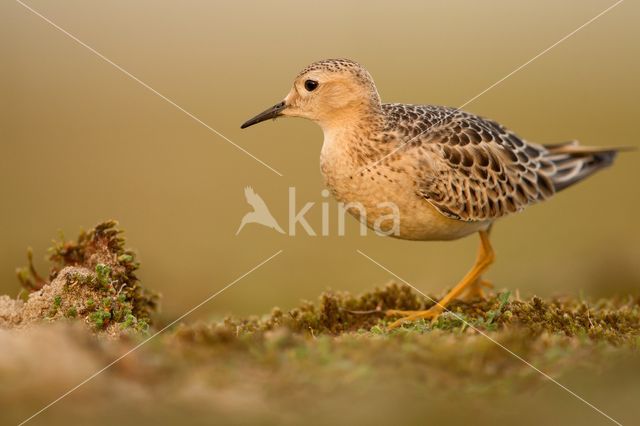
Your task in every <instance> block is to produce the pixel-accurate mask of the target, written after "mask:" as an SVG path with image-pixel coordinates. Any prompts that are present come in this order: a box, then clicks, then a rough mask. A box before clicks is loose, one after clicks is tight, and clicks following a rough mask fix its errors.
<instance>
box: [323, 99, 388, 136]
mask: <svg viewBox="0 0 640 426" xmlns="http://www.w3.org/2000/svg"><path fill="white" fill-rule="evenodd" d="M383 123H384V117H383V112H382V108H381V106H380V104H379V103H378V104H368V103H367V104H360V105H354V106H352V107H350V108H344V109H342V110H340V111H335V112H333V113H332V114H330V115H327V116H326V117H323V119H322V120H318V124H319V125H320V127H321V128H322V131H323V132H324V136H325V140H327V138H328V137H331V138H334V139H335V138H336V137H338V136H339V137H341V138H343V137H348V138H349V139H352V138H358V139H368V136H369V134H372V133H375V132H377V131H379V130H380V128H381V127H382V126H383Z"/></svg>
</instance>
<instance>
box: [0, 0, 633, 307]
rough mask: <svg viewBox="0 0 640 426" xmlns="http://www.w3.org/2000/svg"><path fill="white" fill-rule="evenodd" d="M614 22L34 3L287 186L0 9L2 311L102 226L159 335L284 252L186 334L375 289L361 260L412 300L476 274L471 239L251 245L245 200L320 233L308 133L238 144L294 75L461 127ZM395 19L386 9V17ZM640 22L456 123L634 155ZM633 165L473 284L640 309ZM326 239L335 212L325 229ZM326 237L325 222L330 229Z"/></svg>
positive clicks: (285, 131)
mask: <svg viewBox="0 0 640 426" xmlns="http://www.w3.org/2000/svg"><path fill="white" fill-rule="evenodd" d="M612 3H613V2H612V1H603V0H597V1H595V0H594V1H591V0H590V1H572V2H555V1H548V0H545V1H538V2H526V3H525V2H510V1H485V2H471V1H430V2H419V1H399V2H394V3H389V2H382V1H373V2H367V3H364V2H350V3H345V2H338V1H325V2H322V3H303V2H299V1H282V2H258V1H254V2H205V1H188V2H167V1H140V2H126V1H110V2H100V3H98V2H82V1H59V2H45V1H41V0H39V1H35V0H32V1H30V2H29V4H30V5H31V6H33V7H34V8H36V9H37V10H39V11H40V12H41V13H42V14H44V15H45V16H46V17H48V18H49V19H51V20H52V21H54V22H55V23H57V24H58V25H60V26H61V27H63V28H65V29H66V30H68V31H69V32H71V33H72V34H74V35H75V36H77V37H78V38H79V39H81V40H82V41H84V42H85V43H87V44H88V45H90V46H91V47H93V48H94V49H96V50H98V51H99V52H101V53H102V54H104V55H105V56H106V57H108V58H110V59H111V60H112V61H114V62H115V63H117V64H119V65H120V66H122V67H123V68H125V69H126V70H128V71H129V72H131V73H132V74H134V75H135V76H137V77H138V78H140V79H141V80H143V81H144V82H146V83H147V84H149V85H150V86H152V87H153V88H155V89H156V90H158V91H159V92H161V93H162V94H164V95H166V96H167V97H169V98H171V99H172V100H174V101H175V102H176V103H177V104H179V105H181V106H182V107H184V108H185V109H186V110H188V111H190V112H191V113H193V114H194V115H196V116H197V117H199V118H200V119H202V120H203V121H204V122H206V123H208V124H209V125H211V126H212V127H214V128H215V129H217V130H218V131H220V132H222V133H223V134H224V135H226V136H227V137H229V138H230V139H232V140H233V141H234V142H236V143H237V144H239V145H241V146H242V147H244V148H245V149H247V150H248V151H250V152H251V153H253V154H254V155H256V156H257V157H259V158H260V159H262V160H264V161H265V162H267V163H268V164H270V165H271V166H273V167H275V168H276V169H278V170H279V171H280V172H282V173H283V175H284V176H283V177H279V176H277V175H276V174H274V173H273V172H271V171H270V170H268V169H267V168H265V167H263V166H262V165H260V164H259V163H257V162H256V161H254V160H253V159H251V158H250V157H248V156H246V155H245V154H243V153H242V152H240V151H239V150H237V149H236V148H234V147H233V146H232V145H230V144H229V143H227V142H225V141H224V140H222V139H221V138H220V137H218V136H216V135H215V134H213V133H211V132H210V131H208V130H207V129H205V128H204V127H203V126H201V125H200V124H198V123H197V122H195V121H194V120H192V119H191V118H189V117H187V116H186V115H185V114H183V113H182V112H180V111H178V110H177V109H176V108H174V107H173V106H171V105H169V104H168V103H167V102H165V101H164V100H162V99H161V98H159V97H158V96H156V95H154V94H153V93H151V92H150V91H148V90H147V89H145V88H144V87H142V86H141V85H140V84H138V83H137V82H135V81H133V80H132V79H130V78H128V77H127V76H125V75H124V74H123V73H122V72H120V71H118V70H117V69H116V68H114V67H113V66H111V65H109V64H107V63H106V62H104V61H103V60H101V59H100V58H98V57H97V56H96V55H94V54H93V53H91V52H90V51H89V50H87V49H86V48H84V47H82V46H80V45H78V44H77V43H76V42H74V41H73V40H71V39H70V38H68V37H67V36H65V35H64V34H62V33H61V32H59V31H58V30H56V29H54V28H53V27H52V26H51V25H49V24H47V23H46V22H44V21H43V20H42V19H40V18H38V17H36V16H35V15H33V14H31V13H30V12H29V11H27V10H26V9H25V8H23V7H22V6H20V5H19V4H18V3H15V2H2V4H0V21H1V23H2V24H1V25H0V35H1V37H0V55H1V56H2V67H0V93H1V96H0V100H1V101H0V102H1V103H0V108H1V110H0V138H1V141H0V182H1V184H0V200H2V208H1V209H0V235H1V238H2V244H1V245H0V293H9V294H12V295H15V294H17V292H18V284H17V281H16V279H15V277H14V268H15V267H16V266H19V265H23V264H24V263H25V249H26V247H27V246H29V245H31V246H33V248H34V250H35V253H36V260H37V266H38V267H39V269H40V270H41V271H45V270H46V269H47V268H48V266H47V265H46V262H45V261H44V250H45V248H46V247H48V246H49V242H50V238H52V237H55V236H56V235H57V233H58V230H62V231H63V232H64V234H65V235H66V236H67V237H68V238H71V237H73V238H75V236H76V234H77V232H78V231H79V229H80V228H81V227H85V228H88V227H90V226H92V225H94V224H95V223H97V222H98V221H100V220H103V219H107V218H116V219H118V220H119V221H120V222H121V225H122V226H123V227H124V228H125V229H126V231H127V234H126V235H127V237H128V241H129V246H132V247H134V248H136V249H137V250H138V252H139V253H140V259H141V261H142V264H143V267H142V270H141V272H140V276H141V278H142V279H143V281H144V283H145V284H146V285H147V286H149V287H151V288H153V289H156V290H159V291H161V292H162V293H163V295H164V298H163V302H162V304H163V315H165V316H166V317H167V318H171V317H175V316H177V315H178V314H180V313H182V312H183V311H185V310H186V309H188V308H189V307H191V306H193V305H195V304H196V303H198V302H200V301H201V300H203V299H204V298H205V297H207V296H209V295H210V294H212V293H213V292H215V291H217V290H218V289H220V288H222V287H223V286H225V285H226V284H228V283H229V282H231V281H232V280H234V279H235V278H236V277H238V276H240V275H242V274H243V273H245V272H246V271H247V270H249V269H250V268H252V267H253V266H254V265H256V264H258V263H259V262H261V261H262V260H263V259H265V258H267V257H268V256H270V255H271V254H273V253H275V252H276V251H277V250H279V249H283V250H284V253H283V254H282V255H281V256H279V257H277V258H276V259H274V260H273V261H272V262H271V263H269V264H267V265H265V266H264V267H263V268H262V269H260V270H259V271H256V272H255V273H253V274H251V275H250V276H248V277H246V278H245V279H244V280H242V281H241V282H239V283H238V284H237V285H235V286H234V287H233V288H231V289H229V290H228V291H227V292H225V293H223V294H222V295H220V296H219V297H217V298H216V299H215V300H213V301H212V302H211V303H209V304H207V305H206V306H203V307H202V308H201V309H200V310H198V311H197V312H195V313H194V314H193V317H194V318H195V317H208V316H211V315H216V316H218V315H222V314H228V313H232V314H235V315H244V314H248V313H262V312H267V311H269V310H270V309H271V307H273V306H274V305H277V306H280V307H282V308H289V307H291V306H293V305H295V304H297V303H298V301H299V300H300V299H303V298H306V299H315V297H316V296H317V295H318V294H319V293H320V292H321V291H322V290H323V289H325V288H327V287H331V288H334V289H339V290H349V291H352V292H359V291H361V290H365V289H369V288H371V287H372V286H374V285H380V284H384V283H385V282H386V281H388V280H389V278H390V277H389V276H388V274H387V273H386V272H384V271H383V270H381V269H379V268H378V267H377V266H375V265H373V264H372V263H370V262H369V261H368V260H366V259H365V258H363V257H362V256H360V255H359V254H357V253H356V249H361V250H362V251H364V252H365V253H367V254H368V255H370V256H372V257H373V258H375V259H377V260H378V261H380V262H381V263H383V264H384V265H386V266H387V267H389V268H390V269H391V270H393V271H394V272H396V273H397V274H399V275H400V276H402V277H403V278H405V279H406V280H408V281H409V282H411V283H413V284H414V285H415V286H417V287H418V288H420V289H422V290H423V291H428V292H437V291H440V290H441V289H443V288H444V287H447V286H450V285H452V284H454V283H455V282H456V280H457V279H459V278H460V277H461V276H462V275H463V274H464V273H465V272H466V270H467V269H468V268H469V267H470V265H471V263H472V262H473V259H474V256H475V250H476V245H477V241H476V239H475V237H471V238H467V239H465V240H461V241H456V242H448V243H440V242H435V243H426V242H425V243H421V242H408V241H400V240H393V239H389V238H381V237H377V236H375V235H373V234H370V235H369V236H368V237H360V236H358V224H357V223H356V221H355V220H354V219H352V218H349V220H348V228H347V236H346V237H335V236H334V237H309V236H305V235H304V232H303V231H302V230H301V229H299V230H298V234H299V235H298V236H296V237H289V236H286V235H280V234H278V233H276V232H274V231H272V230H269V229H267V228H263V227H260V226H257V225H249V226H248V227H246V228H245V229H244V230H243V231H242V233H241V234H240V235H239V236H235V232H236V230H237V228H238V225H239V223H240V219H241V218H242V216H243V215H244V214H245V213H246V212H248V211H249V206H248V205H247V204H246V202H245V200H244V194H243V188H244V187H245V186H247V185H251V186H253V187H254V188H255V190H256V192H258V193H259V194H260V195H261V196H262V197H263V198H264V199H265V201H266V202H267V204H268V205H269V206H270V208H271V210H272V212H273V213H274V216H275V217H276V218H278V220H279V221H280V223H281V224H283V225H284V224H285V223H286V217H287V199H288V198H287V197H288V195H287V189H288V187H290V186H294V187H296V188H297V195H298V200H299V205H300V204H302V202H307V201H316V206H315V207H314V208H313V209H312V210H311V213H310V214H309V215H308V218H309V221H310V223H311V224H312V226H313V227H314V228H315V229H317V230H319V229H320V223H321V215H320V206H319V203H320V202H322V201H323V200H324V199H323V197H322V196H321V190H322V189H323V184H322V178H321V175H320V171H319V167H318V156H319V151H320V147H321V143H322V133H321V131H320V129H319V128H318V127H316V126H315V125H314V124H312V123H310V122H305V121H302V120H293V119H289V120H280V121H277V122H275V123H272V122H269V123H265V124H263V125H261V126H257V127H254V128H251V129H248V130H245V131H241V130H240V128H239V125H240V124H241V123H242V122H243V121H244V120H246V119H247V118H249V117H251V116H253V115H254V114H255V113H257V112H259V111H261V110H263V109H264V108H266V107H268V106H270V105H272V104H274V103H275V102H278V101H280V100H281V99H282V97H283V96H284V95H285V94H286V93H287V92H288V90H289V88H290V85H291V82H292V79H293V77H294V76H295V75H296V74H297V72H298V71H299V70H300V69H301V68H303V67H304V66H306V65H307V64H308V63H310V62H312V61H315V60H318V59H322V58H328V57H348V58H352V59H355V60H357V61H359V62H361V63H362V64H363V65H365V66H366V67H367V68H368V69H369V71H370V72H371V74H372V75H373V77H374V78H375V80H376V83H377V84H378V88H379V91H380V93H381V95H382V97H383V100H384V101H386V102H406V103H432V104H443V105H451V106H458V105H461V104H462V103H464V102H465V101H466V100H468V99H469V98H471V97H473V96H474V95H476V94H478V93H479V92H481V91H482V90H484V89H485V88H487V87H488V86H490V85H491V84H493V83H494V82H496V81H497V80H499V79H500V78H502V77H504V76H505V75H507V74H508V73H510V72H511V71H513V70H514V69H515V68H516V67H518V66H519V65H521V64H523V63H524V62H526V61H528V60H529V59H530V58H532V57H533V56H535V55H536V54H538V53H539V52H540V51H542V50H543V49H545V48H546V47H548V46H550V45H551V44H553V43H555V42H556V41H558V40H559V39H560V38H562V37H563V36H565V35H566V34H568V33H569V32H571V31H572V30H574V29H575V28H577V27H578V26H580V25H582V24H583V23H584V22H586V21H587V20H589V19H590V18H592V17H593V16H595V15H596V14H597V13H599V12H600V11H601V10H603V9H605V8H606V7H607V6H609V5H611V4H612ZM392 4H393V6H391V5H392ZM639 10H640V7H639V6H638V4H637V3H634V2H625V3H623V4H622V5H621V6H619V7H617V8H615V9H614V10H612V11H611V12H610V13H608V14H607V15H605V16H603V17H602V18H601V19H599V20H597V21H595V22H594V23H593V24H591V25H589V26H588V27H586V28H584V29H583V30H582V31H580V32H578V33H577V34H576V35H575V36H573V37H571V38H570V39H568V40H567V41H565V42H564V43H562V44H560V45H559V46H557V47H556V48H554V49H553V50H551V51H550V52H549V53H547V54H545V55H543V56H542V57H540V58H539V59H538V60H536V61H535V62H533V63H532V64H530V65H528V66H527V67H525V68H524V69H523V70H522V71H520V72H518V73H517V74H515V75H513V76H512V77H510V78H508V79H507V80H506V81H504V82H503V83H501V84H500V85H498V86H497V87H495V88H494V89H492V90H490V91H489V92H488V93H486V94H484V95H483V96H482V97H480V98H479V99H477V100H476V101H474V102H473V103H472V104H470V105H469V106H467V107H466V108H465V109H467V110H469V111H471V112H473V113H477V114H480V115H483V116H487V117H491V118H493V119H495V120H498V121H500V122H502V123H504V124H505V125H507V126H508V127H510V128H512V129H513V130H515V131H516V132H517V133H519V134H520V135H521V136H523V137H525V138H527V139H529V140H532V141H536V142H540V143H552V142H561V141H565V140H569V139H574V138H575V139H579V140H580V141H581V142H582V143H584V144H586V145H599V146H620V145H632V146H638V145H639V141H638V138H637V122H638V118H637V115H638V106H637V99H638V95H640V86H639V85H640V83H639V81H638V75H639V72H640V48H639V44H638V39H639V37H640V27H638V25H637V22H638V17H639V13H638V12H639ZM638 155H639V154H638V153H626V154H623V155H621V156H620V157H619V159H618V161H617V164H616V165H615V167H613V168H611V169H609V170H606V171H605V172H603V173H601V174H599V175H597V176H596V177H594V178H591V179H589V180H588V181H586V182H584V183H583V184H581V185H578V186H576V187H574V188H572V189H570V190H568V191H566V192H563V193H562V194H560V195H558V196H557V197H556V198H554V199H552V200H551V201H549V202H547V203H545V204H544V205H540V206H535V207H532V208H530V209H528V210H527V211H526V212H525V213H523V214H520V215H516V216H513V217H509V218H507V219H504V220H502V221H501V222H500V223H499V224H498V226H496V227H495V228H494V234H493V242H494V246H495V248H496V250H497V254H498V258H497V263H496V264H495V266H494V267H493V269H492V270H491V271H490V273H489V275H488V277H489V278H490V279H491V280H493V282H494V283H495V284H496V285H497V287H508V288H510V289H516V288H517V289H520V291H521V293H523V294H531V293H536V294H540V295H551V294H555V293H573V294H575V293H578V292H582V293H583V294H585V295H587V296H599V295H610V294H615V293H626V292H629V291H632V292H635V293H636V294H637V293H638V289H639V288H640V266H639V265H638V258H639V257H640V238H639V237H640V222H639V221H638V220H637V215H638V208H640V191H639V190H638V188H637V184H638V182H639V178H640V168H638V167H637V164H638V161H640V157H638ZM331 212H332V214H334V216H333V217H332V219H335V213H336V210H335V205H333V207H332V209H331ZM331 226H332V228H331V229H332V233H333V234H335V230H336V228H335V226H336V223H335V220H334V221H333V223H332V225H331Z"/></svg>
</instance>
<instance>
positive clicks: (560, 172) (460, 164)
mask: <svg viewBox="0 0 640 426" xmlns="http://www.w3.org/2000/svg"><path fill="white" fill-rule="evenodd" d="M282 115H284V116H292V117H303V118H307V119H310V120H313V121H315V122H316V123H318V124H319V125H320V127H321V128H322V130H323V133H324V143H323V145H322V150H321V153H320V168H321V170H322V174H323V176H324V178H325V182H326V185H327V186H328V187H329V188H330V189H331V191H332V192H333V194H334V195H335V197H336V198H337V199H338V200H339V201H342V202H344V203H345V204H346V205H347V206H350V207H351V208H349V211H350V212H351V213H352V214H354V215H356V216H359V217H360V219H361V220H364V221H366V222H367V224H368V225H369V226H371V227H374V229H375V228H376V227H377V228H378V230H382V231H385V229H384V225H383V223H382V221H383V220H384V219H385V218H387V217H389V216H388V215H389V210H388V206H389V205H390V204H392V205H394V206H395V207H396V208H397V212H394V214H395V216H397V218H399V221H400V223H399V226H398V229H397V230H396V232H394V233H393V234H392V235H393V236H395V237H399V238H404V239H411V240H452V239H456V238H461V237H464V236H466V235H469V234H471V233H473V232H478V233H479V236H480V249H479V251H478V258H477V260H476V262H475V264H474V266H473V267H472V268H471V270H470V271H469V272H468V273H467V274H466V275H465V276H464V277H463V278H462V280H461V281H460V282H459V283H458V284H457V285H456V286H454V287H453V288H452V289H451V291H450V292H449V293H447V295H446V296H445V297H443V298H442V299H440V300H439V301H438V302H437V303H436V304H435V305H434V306H433V307H432V308H430V309H428V310H426V311H397V310H388V311H387V312H386V314H387V315H400V316H403V317H404V318H403V319H400V320H397V321H395V322H394V323H392V324H391V325H390V326H389V327H391V328H394V327H398V326H399V325H400V324H402V323H403V322H404V321H411V320H416V319H420V318H436V317H437V316H438V315H439V314H440V313H441V312H442V311H443V310H444V309H446V307H447V305H448V304H449V303H450V302H451V300H453V299H455V298H457V297H460V296H461V295H463V294H465V293H466V295H467V296H469V297H472V298H473V297H478V296H482V288H483V287H487V286H490V284H489V283H488V282H487V281H485V280H483V279H482V274H483V273H484V272H485V271H486V270H487V268H488V267H489V266H490V265H491V263H492V262H493V260H494V258H495V254H494V252H493V249H492V248H491V244H490V241H489V229H490V227H491V225H492V224H493V222H494V221H495V220H497V219H499V218H501V217H503V216H505V215H508V214H511V213H516V212H519V211H521V210H523V209H524V208H525V207H527V206H529V205H531V204H533V203H536V202H539V201H543V200H546V199H548V198H549V197H551V196H552V195H553V194H554V193H555V192H557V191H560V190H562V189H564V188H566V187H568V186H571V185H573V184H574V183H576V182H579V181H581V180H582V179H584V178H585V177H587V176H589V175H591V174H592V173H594V172H596V171H598V170H600V169H602V168H603V167H606V166H608V165H610V164H611V162H612V161H613V158H614V157H615V154H616V150H615V149H599V148H589V147H582V146H580V145H578V143H577V142H567V143H562V144H558V145H538V144H534V143H530V142H527V141H525V140H524V139H522V138H520V137H519V136H517V135H516V134H515V133H513V132H511V131H510V130H507V129H506V128H505V127H504V126H502V125H500V124H498V123H496V122H495V121H491V120H488V119H485V118H482V117H478V116H476V115H473V114H469V113H466V112H463V111H460V110H457V109H455V108H447V107H440V106H433V105H406V104H383V103H381V101H380V96H379V95H378V91H377V89H376V86H375V84H374V82H373V79H372V78H371V76H370V75H369V73H368V72H367V71H366V70H365V69H364V68H363V67H362V66H360V65H359V64H357V63H356V62H353V61H351V60H348V59H333V60H324V61H319V62H315V63H313V64H311V65H309V66H308V67H306V68H305V69H304V70H303V71H302V72H301V73H300V74H298V76H297V77H296V79H295V81H294V84H293V88H292V89H291V91H290V92H289V94H288V95H287V96H286V97H285V99H284V100H283V101H282V102H280V103H278V104H276V105H274V106H273V107H271V108H269V109H267V110H266V111H264V112H262V113H260V114H258V115H257V116H256V117H254V118H252V119H250V120H249V121H247V122H246V123H244V124H243V125H242V127H243V128H246V127H248V126H251V125H253V124H256V123H259V122H261V121H264V120H266V119H269V118H275V117H278V116H282ZM361 207H362V208H361ZM394 225H395V224H394ZM394 229H395V228H394Z"/></svg>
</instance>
